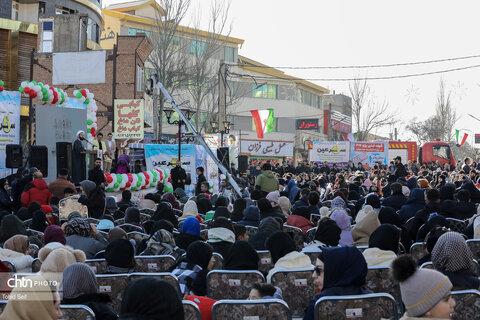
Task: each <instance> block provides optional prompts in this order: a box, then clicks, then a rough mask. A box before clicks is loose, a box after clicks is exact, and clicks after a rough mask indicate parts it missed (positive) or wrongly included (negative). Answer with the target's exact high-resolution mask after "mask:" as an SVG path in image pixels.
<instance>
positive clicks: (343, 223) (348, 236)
mask: <svg viewBox="0 0 480 320" xmlns="http://www.w3.org/2000/svg"><path fill="white" fill-rule="evenodd" d="M330 218H331V219H332V220H333V221H335V222H336V223H337V225H338V227H339V228H340V229H341V230H342V232H341V234H340V241H339V245H340V246H342V247H346V246H351V245H352V244H353V238H352V229H351V227H350V226H351V222H350V217H349V216H348V215H347V213H346V212H345V210H343V209H334V211H333V212H332V213H331V214H330Z"/></svg>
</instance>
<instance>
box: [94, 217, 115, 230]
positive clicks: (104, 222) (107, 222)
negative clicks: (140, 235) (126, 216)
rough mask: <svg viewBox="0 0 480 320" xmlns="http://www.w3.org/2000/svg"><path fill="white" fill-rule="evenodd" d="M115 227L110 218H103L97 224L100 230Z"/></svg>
mask: <svg viewBox="0 0 480 320" xmlns="http://www.w3.org/2000/svg"><path fill="white" fill-rule="evenodd" d="M113 227H115V225H114V224H113V222H112V221H111V220H109V219H102V220H100V222H99V223H98V225H97V229H98V230H110V229H112V228H113Z"/></svg>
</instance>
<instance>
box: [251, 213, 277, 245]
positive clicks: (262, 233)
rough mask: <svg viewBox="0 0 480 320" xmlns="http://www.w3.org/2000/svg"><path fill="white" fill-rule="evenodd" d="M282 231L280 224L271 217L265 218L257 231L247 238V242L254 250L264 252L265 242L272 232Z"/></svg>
mask: <svg viewBox="0 0 480 320" xmlns="http://www.w3.org/2000/svg"><path fill="white" fill-rule="evenodd" d="M280 230H282V226H281V225H280V223H279V222H278V221H277V220H275V219H274V218H272V217H267V218H265V219H262V220H261V221H260V224H259V225H258V231H257V232H255V233H254V234H252V235H251V236H250V237H249V238H248V242H249V243H250V244H251V245H252V246H253V247H254V248H255V250H266V248H265V242H266V240H267V238H268V237H270V236H271V235H272V234H273V233H274V232H277V231H280Z"/></svg>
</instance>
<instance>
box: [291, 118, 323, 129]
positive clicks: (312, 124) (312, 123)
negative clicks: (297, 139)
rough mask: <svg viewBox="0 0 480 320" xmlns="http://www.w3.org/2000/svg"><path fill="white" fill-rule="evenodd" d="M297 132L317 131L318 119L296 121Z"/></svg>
mask: <svg viewBox="0 0 480 320" xmlns="http://www.w3.org/2000/svg"><path fill="white" fill-rule="evenodd" d="M295 129H297V130H316V129H318V119H297V120H296V121H295Z"/></svg>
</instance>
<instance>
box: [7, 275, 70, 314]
mask: <svg viewBox="0 0 480 320" xmlns="http://www.w3.org/2000/svg"><path fill="white" fill-rule="evenodd" d="M22 280H23V281H25V282H24V283H31V284H32V285H26V286H15V287H14V288H13V290H12V292H11V294H10V299H9V300H8V303H7V305H6V306H5V308H4V309H3V312H2V314H1V315H0V320H12V319H22V320H23V319H25V320H30V319H32V320H33V319H45V320H58V319H60V318H61V317H62V316H63V314H62V311H61V310H60V295H59V294H58V292H57V291H56V289H55V288H54V287H52V286H50V285H48V280H47V279H45V278H44V277H42V276H40V275H33V276H29V277H25V278H23V279H22ZM18 297H24V298H26V299H19V298H18Z"/></svg>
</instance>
